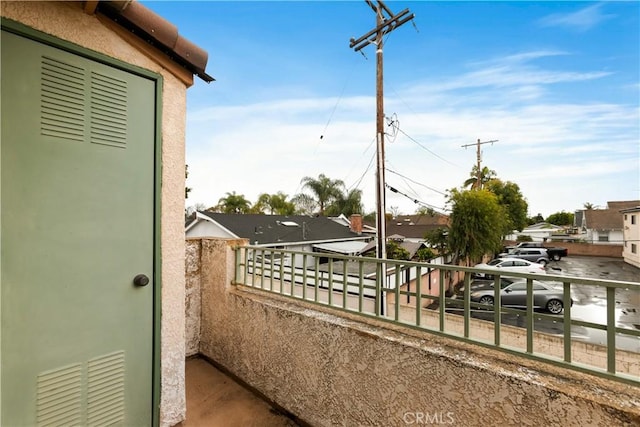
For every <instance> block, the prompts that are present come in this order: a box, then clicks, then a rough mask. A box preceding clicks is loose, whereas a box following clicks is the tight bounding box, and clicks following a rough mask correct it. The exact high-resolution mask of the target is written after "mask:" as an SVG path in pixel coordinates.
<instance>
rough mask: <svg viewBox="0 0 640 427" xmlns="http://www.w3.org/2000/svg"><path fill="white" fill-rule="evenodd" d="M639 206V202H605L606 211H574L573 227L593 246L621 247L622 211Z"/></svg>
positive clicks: (622, 238) (622, 237) (622, 239)
mask: <svg viewBox="0 0 640 427" xmlns="http://www.w3.org/2000/svg"><path fill="white" fill-rule="evenodd" d="M635 206H640V200H630V201H612V202H607V208H606V209H584V210H580V211H576V214H575V217H574V226H575V227H576V228H578V229H579V230H580V231H581V232H582V234H583V235H584V237H583V238H582V239H583V240H585V241H587V242H588V243H594V244H613V245H621V246H622V245H623V243H624V236H623V218H622V215H621V213H620V211H621V210H623V209H628V208H633V207H635Z"/></svg>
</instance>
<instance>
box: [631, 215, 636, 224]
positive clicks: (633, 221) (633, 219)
mask: <svg viewBox="0 0 640 427" xmlns="http://www.w3.org/2000/svg"><path fill="white" fill-rule="evenodd" d="M635 223H636V216H635V215H631V224H635Z"/></svg>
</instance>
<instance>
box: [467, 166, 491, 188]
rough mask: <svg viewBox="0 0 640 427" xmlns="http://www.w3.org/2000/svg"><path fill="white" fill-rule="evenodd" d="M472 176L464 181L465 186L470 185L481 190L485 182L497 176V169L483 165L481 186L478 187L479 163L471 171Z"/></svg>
mask: <svg viewBox="0 0 640 427" xmlns="http://www.w3.org/2000/svg"><path fill="white" fill-rule="evenodd" d="M470 176H471V178H469V179H467V180H466V181H465V182H464V185H463V187H465V188H466V187H469V188H470V189H472V190H480V189H481V188H482V187H483V186H484V184H486V183H487V182H489V181H491V180H492V179H494V178H495V177H496V171H494V170H492V169H489V168H488V167H486V166H485V167H483V168H482V169H481V171H480V188H478V165H473V168H472V169H471V173H470Z"/></svg>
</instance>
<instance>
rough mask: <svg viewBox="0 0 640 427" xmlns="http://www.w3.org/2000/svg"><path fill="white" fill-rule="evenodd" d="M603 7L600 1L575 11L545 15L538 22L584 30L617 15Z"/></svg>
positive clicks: (545, 24)
mask: <svg viewBox="0 0 640 427" xmlns="http://www.w3.org/2000/svg"><path fill="white" fill-rule="evenodd" d="M602 8H603V4H602V3H598V4H594V5H591V6H587V7H585V8H583V9H580V10H578V11H577V12H573V13H566V14H561V13H554V14H551V15H547V16H545V17H544V18H542V19H541V20H540V21H538V23H539V24H540V25H541V26H543V27H565V28H569V29H572V30H576V31H580V32H584V31H588V30H590V29H591V28H593V27H595V26H597V25H598V24H600V23H601V22H604V21H606V20H608V19H611V18H613V17H614V16H615V15H611V14H605V13H604V12H603V11H602Z"/></svg>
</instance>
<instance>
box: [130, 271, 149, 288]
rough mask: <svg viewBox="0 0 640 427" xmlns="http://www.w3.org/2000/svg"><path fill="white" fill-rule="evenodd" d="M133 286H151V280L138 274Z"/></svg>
mask: <svg viewBox="0 0 640 427" xmlns="http://www.w3.org/2000/svg"><path fill="white" fill-rule="evenodd" d="M133 284H134V285H136V286H147V285H148V284H149V278H148V277H147V275H146V274H138V275H137V276H136V277H134V278H133Z"/></svg>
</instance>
